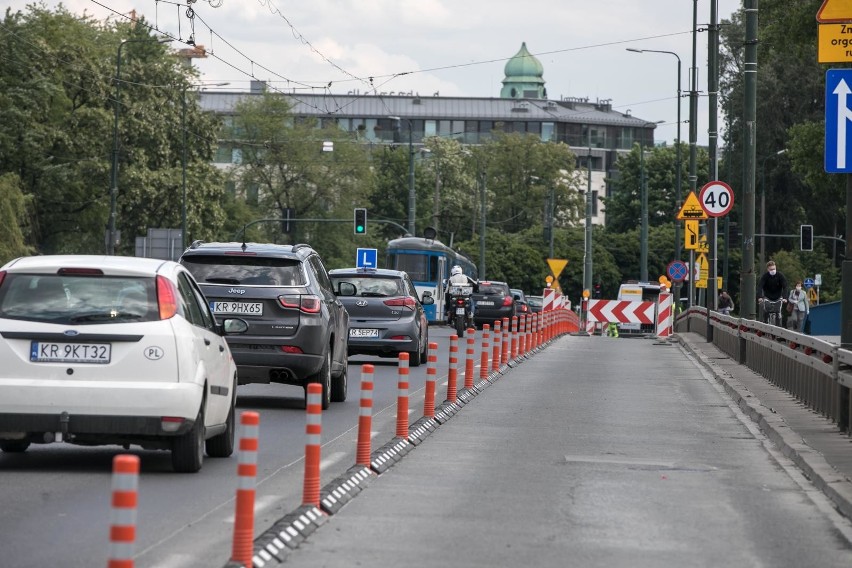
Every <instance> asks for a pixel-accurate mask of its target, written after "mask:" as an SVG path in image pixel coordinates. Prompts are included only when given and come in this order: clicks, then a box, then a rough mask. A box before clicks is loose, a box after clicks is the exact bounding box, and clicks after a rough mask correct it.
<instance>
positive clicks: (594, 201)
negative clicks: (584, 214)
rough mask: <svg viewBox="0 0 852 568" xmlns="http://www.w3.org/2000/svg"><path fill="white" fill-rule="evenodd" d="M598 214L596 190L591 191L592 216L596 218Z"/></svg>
mask: <svg viewBox="0 0 852 568" xmlns="http://www.w3.org/2000/svg"><path fill="white" fill-rule="evenodd" d="M597 214H598V192H597V190H593V191H592V216H597Z"/></svg>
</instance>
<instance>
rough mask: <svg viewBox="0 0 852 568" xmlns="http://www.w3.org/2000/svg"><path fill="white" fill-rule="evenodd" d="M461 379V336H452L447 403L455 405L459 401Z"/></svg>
mask: <svg viewBox="0 0 852 568" xmlns="http://www.w3.org/2000/svg"><path fill="white" fill-rule="evenodd" d="M458 377H459V336H458V335H455V334H453V335H451V336H450V367H449V369H447V402H449V403H450V404H455V402H456V400H458Z"/></svg>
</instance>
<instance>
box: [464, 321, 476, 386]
mask: <svg viewBox="0 0 852 568" xmlns="http://www.w3.org/2000/svg"><path fill="white" fill-rule="evenodd" d="M475 343H476V330H475V329H473V328H472V327H469V328H467V350H466V351H465V360H464V388H466V389H468V390H470V389H472V388H473V366H474V365H473V363H474V362H473V355H474V345H475Z"/></svg>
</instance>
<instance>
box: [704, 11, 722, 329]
mask: <svg viewBox="0 0 852 568" xmlns="http://www.w3.org/2000/svg"><path fill="white" fill-rule="evenodd" d="M718 4H719V0H710V30H709V32H710V35H709V36H708V41H707V50H708V52H709V53H708V54H707V67H708V76H707V90H708V91H709V94H710V100H709V103H710V116H709V121H708V123H707V125H708V126H707V134H708V138H709V146H710V147H709V154H710V179H711V180H713V181H716V180H718V179H719V156H718V153H717V144H718V141H717V139H718V137H719V130H718V125H717V123H718V116H717V114H718V112H719V109H718V99H719V92H718V91H719V26H718V20H719V14H718V8H719V6H718ZM718 229H719V221H718V217H712V218H711V219H710V223H709V226H708V231H707V232H708V236H707V244H708V247H709V249H710V273H709V274H708V278H707V341H713V326H712V325H710V311H711V310H713V311H716V300H717V298H718V292H717V290H716V279H717V278H718V274H719V268H718V248H717V242H716V238H717V236H718Z"/></svg>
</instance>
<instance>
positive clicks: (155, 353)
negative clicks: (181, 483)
mask: <svg viewBox="0 0 852 568" xmlns="http://www.w3.org/2000/svg"><path fill="white" fill-rule="evenodd" d="M245 327H246V324H245V322H244V321H242V320H240V319H228V320H224V321H223V322H222V323H221V325H218V324H217V323H216V321H215V320H214V318H213V315H212V314H211V313H210V308H209V306H208V303H207V301H206V300H205V298H204V295H203V294H202V293H201V290H200V289H199V287H198V285H197V284H196V282H195V280H194V279H193V277H192V275H191V274H190V273H189V271H187V270H186V269H185V268H184V267H182V266H181V265H180V264H178V263H176V262H170V261H163V260H157V259H149V258H130V257H117V256H70V255H69V256H36V257H27V258H19V259H17V260H13V261H11V262H9V263H8V264H6V265H5V266H3V267H2V268H0V361H2V365H0V449H1V450H3V451H4V452H23V451H26V449H27V448H28V447H29V446H30V444H32V443H36V444H45V443H51V442H68V443H72V444H80V445H85V446H90V445H105V444H117V445H121V446H125V447H128V446H129V445H130V444H136V445H139V446H142V447H143V448H145V449H161V450H171V457H172V465H173V467H174V469H175V471H179V472H195V471H198V470H199V469H200V468H201V464H202V461H203V458H204V451H205V449H206V451H207V455H209V456H211V457H228V456H230V455H231V454H232V453H233V450H234V430H235V424H234V423H235V416H234V415H235V402H236V387H237V370H236V366H235V364H234V360H233V357H232V356H231V352H230V350H229V348H228V344H227V343H226V342H225V338H224V337H223V335H224V334H225V333H226V331H225V330H228V331H227V333H240V332H242V331H244V330H245Z"/></svg>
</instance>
